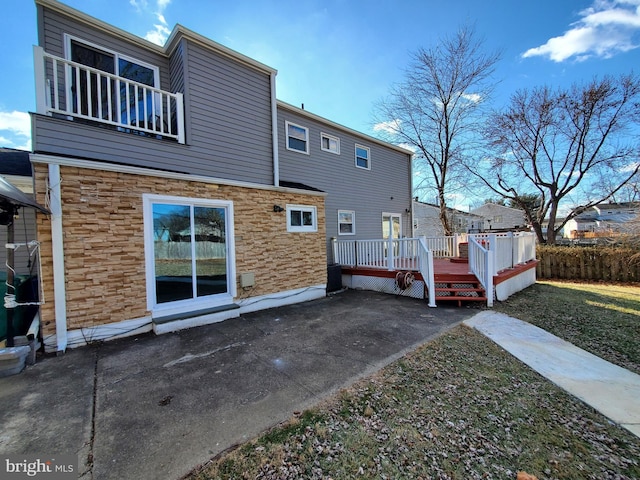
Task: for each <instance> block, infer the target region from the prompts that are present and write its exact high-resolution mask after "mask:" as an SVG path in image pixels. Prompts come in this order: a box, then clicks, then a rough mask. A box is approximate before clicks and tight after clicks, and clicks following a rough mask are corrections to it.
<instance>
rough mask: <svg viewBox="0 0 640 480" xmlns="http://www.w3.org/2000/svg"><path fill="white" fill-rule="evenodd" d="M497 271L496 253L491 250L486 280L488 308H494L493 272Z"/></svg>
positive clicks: (488, 254)
mask: <svg viewBox="0 0 640 480" xmlns="http://www.w3.org/2000/svg"><path fill="white" fill-rule="evenodd" d="M494 270H495V262H494V252H493V251H492V250H489V251H488V252H487V273H486V275H487V278H486V284H487V286H486V289H485V291H486V294H487V307H493V275H494V273H493V271H494Z"/></svg>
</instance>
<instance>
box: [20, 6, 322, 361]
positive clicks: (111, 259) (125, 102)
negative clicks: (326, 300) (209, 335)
mask: <svg viewBox="0 0 640 480" xmlns="http://www.w3.org/2000/svg"><path fill="white" fill-rule="evenodd" d="M36 5H37V10H38V26H39V47H38V48H36V49H35V62H36V72H37V73H36V75H37V76H38V75H39V76H38V77H37V87H38V92H37V97H38V102H37V103H38V111H37V112H36V113H34V114H33V115H32V122H33V149H34V152H33V154H32V155H31V161H32V163H33V165H34V172H35V178H34V180H35V191H36V196H37V199H38V200H39V201H40V202H41V203H42V204H47V205H49V206H50V207H51V211H52V215H51V216H50V217H47V216H44V215H41V216H39V217H38V220H37V228H38V238H39V240H40V241H41V242H42V248H41V251H42V273H43V284H44V285H45V292H44V300H45V304H44V305H42V308H41V320H42V326H43V334H44V341H45V347H46V349H47V350H50V351H56V350H57V351H60V350H65V349H66V348H67V347H68V346H75V345H80V344H84V343H86V342H89V341H92V340H99V339H108V338H114V337H117V336H119V335H130V334H134V333H140V332H145V331H150V330H153V331H156V332H157V333H162V332H165V331H172V330H176V329H179V328H184V327H189V326H194V325H200V324H204V323H210V322H213V321H219V320H223V319H226V318H232V317H237V316H238V315H239V314H240V313H242V312H247V311H251V310H253V309H259V308H268V307H270V306H275V305H282V304H286V303H292V302H296V301H304V300H308V299H312V298H318V297H320V296H324V295H325V285H326V249H325V248H324V244H325V228H324V225H325V221H324V219H325V212H324V200H325V196H326V194H325V193H324V192H321V191H312V190H305V189H301V188H288V187H282V186H280V185H279V182H278V178H277V177H278V172H277V170H276V164H275V162H274V158H275V157H276V153H275V152H276V148H277V147H276V143H275V138H276V132H275V123H276V101H275V91H274V85H275V80H274V77H275V74H276V72H275V70H273V69H271V68H270V67H267V66H265V65H262V64H260V63H258V62H256V61H254V60H252V59H249V58H247V57H244V56H242V55H240V54H237V53H235V52H232V51H230V50H228V49H226V48H224V47H222V46H221V45H218V44H216V43H214V42H212V41H210V40H208V39H206V38H204V37H202V36H199V35H198V34H196V33H194V32H191V31H189V30H188V29H185V28H183V27H180V26H178V27H176V29H175V30H174V32H173V34H172V36H171V38H170V39H169V41H168V42H167V45H166V46H165V47H158V46H156V45H153V44H151V43H149V42H146V41H145V40H143V39H140V38H138V37H135V36H133V35H130V34H128V33H127V32H123V31H121V30H118V29H116V28H114V27H112V26H110V25H107V24H104V23H102V22H100V21H99V20H96V19H94V18H91V17H88V16H86V15H84V14H82V13H81V12H78V11H76V10H73V9H71V8H69V7H67V6H65V5H63V4H60V3H58V2H56V1H53V0H37V1H36ZM275 206H281V207H282V210H283V211H282V212H280V211H276V210H277V209H275V208H274V207H275ZM292 218H293V219H294V221H293V222H292V221H290V220H291V219H292ZM303 218H304V228H302V227H303V225H302V224H303V221H302V219H303ZM288 220H289V221H288ZM296 222H297V223H299V225H297V224H296ZM293 252H295V256H294V255H293ZM292 279H294V280H292Z"/></svg>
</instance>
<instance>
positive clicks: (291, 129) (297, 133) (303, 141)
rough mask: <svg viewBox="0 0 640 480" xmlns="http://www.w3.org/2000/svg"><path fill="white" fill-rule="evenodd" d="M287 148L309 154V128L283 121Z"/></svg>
mask: <svg viewBox="0 0 640 480" xmlns="http://www.w3.org/2000/svg"><path fill="white" fill-rule="evenodd" d="M285 128H286V130H287V149H288V150H294V151H296V152H300V153H306V154H309V129H308V128H306V127H301V126H300V125H296V124H295V123H289V122H285Z"/></svg>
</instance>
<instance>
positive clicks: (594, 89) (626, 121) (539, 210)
mask: <svg viewBox="0 0 640 480" xmlns="http://www.w3.org/2000/svg"><path fill="white" fill-rule="evenodd" d="M639 115H640V81H639V80H638V78H637V77H635V76H633V75H624V76H621V77H619V78H613V77H610V76H607V77H604V78H603V79H601V80H597V79H594V80H593V81H591V82H590V83H587V84H585V85H573V86H572V87H571V88H569V89H566V90H563V89H559V90H556V91H552V90H551V89H550V88H548V87H541V88H536V89H534V90H533V91H530V92H529V91H527V90H521V91H518V92H517V93H515V94H514V95H513V96H512V97H511V101H510V104H509V105H508V107H507V108H506V109H505V110H504V111H502V112H496V113H494V114H493V115H491V116H490V118H489V121H488V123H487V128H486V132H485V133H486V136H487V139H488V140H489V142H490V145H491V147H493V149H494V150H493V151H494V152H495V153H494V154H492V155H491V156H489V160H487V161H486V163H487V167H488V168H486V169H482V168H478V165H474V167H473V168H470V169H469V171H470V172H471V173H475V174H476V176H477V177H478V178H481V179H482V181H483V182H484V184H485V185H486V186H487V187H488V188H489V189H490V190H492V191H493V192H494V193H497V194H498V195H501V196H503V197H504V198H506V199H508V200H509V201H510V202H511V203H512V204H514V205H518V206H519V207H521V208H522V209H523V210H525V213H526V216H527V219H528V221H529V222H530V223H531V225H532V226H533V228H534V230H535V232H536V234H537V236H538V240H539V241H540V242H543V243H549V244H553V243H555V237H556V235H557V234H558V233H559V232H560V230H561V229H562V227H563V226H564V225H565V224H566V223H567V221H569V220H570V219H572V218H574V217H576V216H577V215H579V214H580V213H582V212H584V211H585V210H587V209H589V208H591V207H592V206H593V205H596V204H598V203H602V202H603V201H605V200H607V199H609V198H612V196H614V195H615V194H616V193H617V192H618V191H620V190H621V189H622V188H623V187H624V186H625V185H627V183H628V182H629V181H630V180H632V179H633V178H634V176H636V175H637V173H638V170H639V169H640V163H639V162H638V158H639V153H640V151H639V145H638V142H637V135H638V126H640V124H639V120H640V117H639ZM603 179H606V181H603ZM534 197H537V198H538V199H539V201H538V202H530V201H527V199H530V198H534ZM562 208H564V209H566V213H563V214H561V213H560V211H561V209H562ZM545 219H548V222H549V223H548V227H547V235H546V238H545V235H544V232H543V228H542V225H543V222H544V221H545Z"/></svg>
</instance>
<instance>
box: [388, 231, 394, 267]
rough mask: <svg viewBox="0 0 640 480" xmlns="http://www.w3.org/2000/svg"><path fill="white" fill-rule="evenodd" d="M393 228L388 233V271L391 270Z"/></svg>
mask: <svg viewBox="0 0 640 480" xmlns="http://www.w3.org/2000/svg"><path fill="white" fill-rule="evenodd" d="M392 232H393V230H391V232H390V233H389V240H388V244H387V269H388V270H389V271H392V270H393V235H392Z"/></svg>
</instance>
